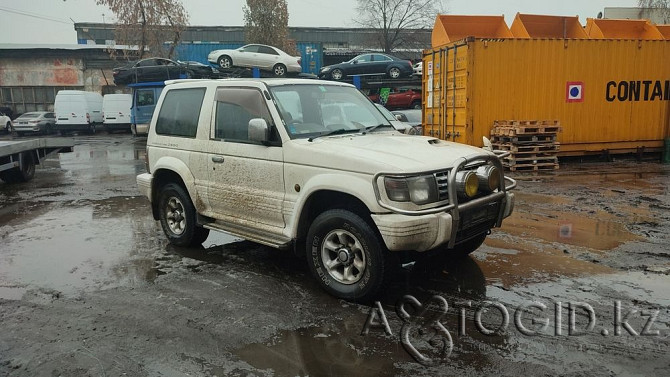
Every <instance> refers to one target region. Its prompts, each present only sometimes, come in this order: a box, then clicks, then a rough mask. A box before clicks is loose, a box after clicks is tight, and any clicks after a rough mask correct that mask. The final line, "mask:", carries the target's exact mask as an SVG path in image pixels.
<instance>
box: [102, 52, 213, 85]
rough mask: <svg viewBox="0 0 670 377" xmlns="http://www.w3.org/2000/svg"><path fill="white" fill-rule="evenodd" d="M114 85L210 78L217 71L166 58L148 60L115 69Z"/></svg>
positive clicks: (192, 63) (195, 63)
mask: <svg viewBox="0 0 670 377" xmlns="http://www.w3.org/2000/svg"><path fill="white" fill-rule="evenodd" d="M113 74H114V83H115V84H117V85H121V84H130V83H134V82H150V81H165V80H170V79H179V78H210V77H213V76H214V75H216V74H217V71H216V70H215V69H214V68H212V67H210V66H208V65H205V64H202V63H199V62H192V61H189V62H180V61H174V60H170V59H165V58H148V59H142V60H139V61H137V62H132V63H129V64H127V65H125V66H123V67H118V68H114V71H113Z"/></svg>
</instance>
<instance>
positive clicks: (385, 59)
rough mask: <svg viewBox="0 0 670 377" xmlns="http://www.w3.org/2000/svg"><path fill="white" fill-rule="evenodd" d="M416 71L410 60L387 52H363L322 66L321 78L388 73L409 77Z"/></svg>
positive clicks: (396, 76)
mask: <svg viewBox="0 0 670 377" xmlns="http://www.w3.org/2000/svg"><path fill="white" fill-rule="evenodd" d="M413 72H414V71H413V70H412V63H411V62H409V61H408V60H402V59H398V58H396V57H393V56H390V55H386V54H363V55H358V56H357V57H355V58H353V59H351V60H349V61H347V62H344V63H340V64H333V65H329V66H326V67H323V68H321V71H320V72H319V78H322V79H331V80H342V79H345V78H347V77H348V76H354V75H359V76H373V75H387V76H388V77H390V78H392V79H397V78H401V77H409V76H411V75H412V73H413Z"/></svg>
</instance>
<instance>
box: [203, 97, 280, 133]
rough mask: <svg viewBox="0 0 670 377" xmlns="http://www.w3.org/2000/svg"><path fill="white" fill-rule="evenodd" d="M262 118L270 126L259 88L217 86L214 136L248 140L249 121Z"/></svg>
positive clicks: (271, 124) (270, 121) (268, 113)
mask: <svg viewBox="0 0 670 377" xmlns="http://www.w3.org/2000/svg"><path fill="white" fill-rule="evenodd" d="M254 118H263V119H265V121H266V122H267V123H268V126H270V127H272V126H273V123H272V117H271V116H270V112H269V110H268V107H267V105H266V103H265V99H264V97H263V94H262V93H261V91H260V90H258V89H254V88H219V89H218V90H217V91H216V122H215V125H214V127H215V128H214V137H215V138H217V139H225V140H231V141H249V121H250V120H251V119H254Z"/></svg>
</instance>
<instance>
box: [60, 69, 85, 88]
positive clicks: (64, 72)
mask: <svg viewBox="0 0 670 377" xmlns="http://www.w3.org/2000/svg"><path fill="white" fill-rule="evenodd" d="M78 83H79V75H78V72H77V70H76V69H74V68H61V69H56V70H54V84H59V85H77V84H78Z"/></svg>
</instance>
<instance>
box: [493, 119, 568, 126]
mask: <svg viewBox="0 0 670 377" xmlns="http://www.w3.org/2000/svg"><path fill="white" fill-rule="evenodd" d="M560 124H561V122H559V121H558V120H496V121H493V125H494V126H496V125H501V126H559V125H560Z"/></svg>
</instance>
